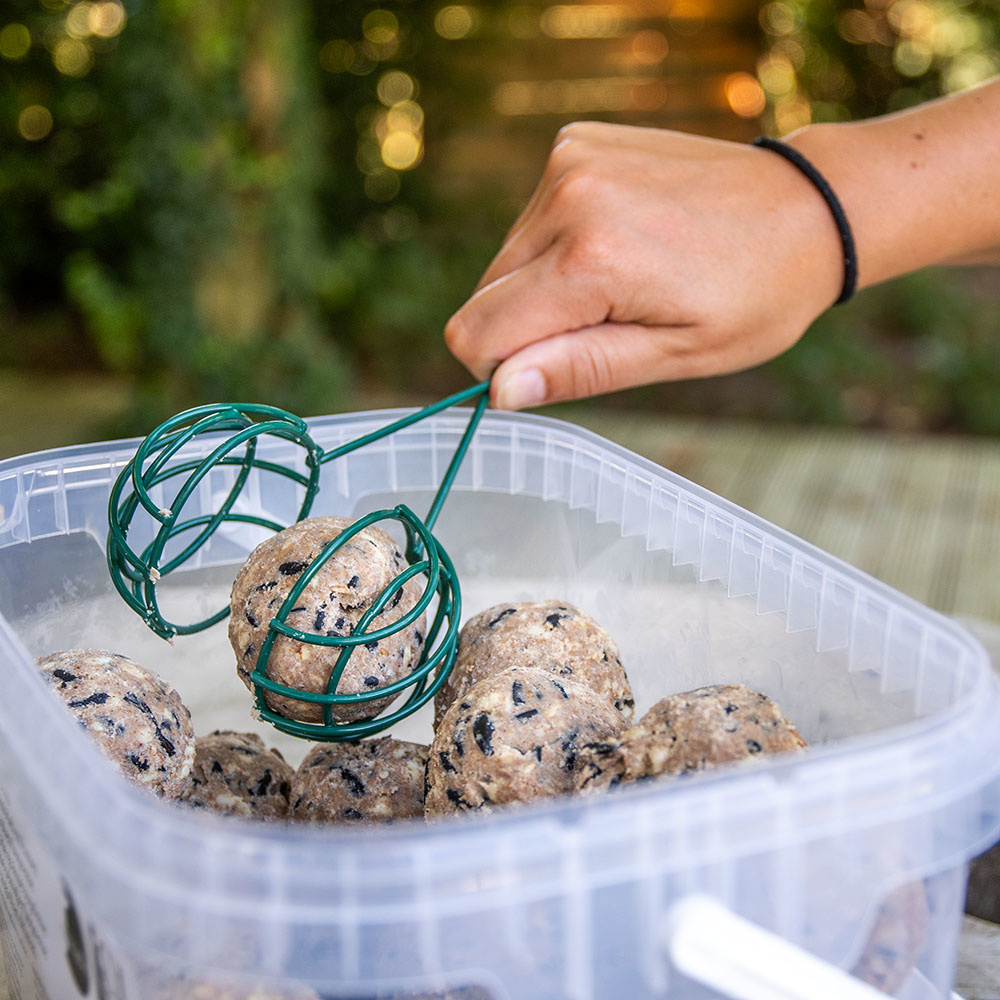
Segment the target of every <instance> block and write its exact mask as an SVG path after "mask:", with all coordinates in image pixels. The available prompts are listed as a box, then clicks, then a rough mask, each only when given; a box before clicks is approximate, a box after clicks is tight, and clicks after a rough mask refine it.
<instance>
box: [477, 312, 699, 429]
mask: <svg viewBox="0 0 1000 1000" xmlns="http://www.w3.org/2000/svg"><path fill="white" fill-rule="evenodd" d="M699 340H700V338H699V336H698V333H697V331H696V329H695V328H694V327H693V326H677V327H645V326H640V325H638V324H620V323H602V324H600V325H599V326H594V327H587V328H584V329H581V330H574V331H572V332H570V333H560V334H556V335H554V336H551V337H547V338H546V339H544V340H539V341H535V342H534V343H532V344H529V345H528V346H527V347H524V348H522V349H521V350H519V351H518V352H517V353H516V354H513V355H511V357H509V358H507V359H506V360H505V361H504V362H503V363H502V364H501V365H499V367H498V368H497V369H496V371H495V372H494V373H493V378H492V381H491V390H490V395H491V397H492V402H493V405H494V406H495V407H497V408H498V409H502V410H521V409H525V408H528V407H533V406H541V405H543V404H545V403H557V402H560V401H563V400H568V399H583V398H585V397H587V396H597V395H601V394H602V393H607V392H614V391H615V390H618V389H626V388H631V387H633V386H637V385H648V384H650V383H653V382H666V381H672V380H676V379H681V378H692V377H695V376H697V375H698V374H702V371H701V369H702V368H703V367H704V366H705V364H706V361H707V359H706V357H705V353H704V345H703V344H701V345H699ZM699 347H700V349H699Z"/></svg>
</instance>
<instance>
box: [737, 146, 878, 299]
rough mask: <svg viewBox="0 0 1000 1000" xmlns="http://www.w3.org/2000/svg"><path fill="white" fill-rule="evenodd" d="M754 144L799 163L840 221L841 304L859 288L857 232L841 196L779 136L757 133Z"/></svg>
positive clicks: (796, 163)
mask: <svg viewBox="0 0 1000 1000" xmlns="http://www.w3.org/2000/svg"><path fill="white" fill-rule="evenodd" d="M751 145H754V146H760V147H762V148H763V149H770V150H771V151H772V152H774V153H777V154H778V155H779V156H783V157H784V158H785V159H786V160H788V162H789V163H791V164H792V165H793V166H795V167H798V169H799V170H800V171H802V173H803V174H804V175H805V176H806V177H807V178H809V180H810V181H812V183H813V186H814V187H815V188H816V190H817V191H819V193H820V194H821V195H822V196H823V200H824V201H825V202H826V203H827V205H828V206H829V209H830V212H831V214H832V215H833V221H834V222H835V223H836V225H837V232H838V233H839V234H840V242H841V244H842V245H843V247H844V284H843V286H842V287H841V289H840V295H839V296H838V298H837V301H836V302H834V305H835V306H839V305H841V304H842V303H844V302H846V301H847V300H848V299H849V298H850V297H851V296H852V295H853V294H854V291H855V289H856V288H857V284H858V256H857V251H856V250H855V247H854V235H853V234H852V233H851V226H850V223H848V221H847V216H846V215H845V214H844V207H843V205H841V204H840V199H839V198H838V197H837V196H836V195H835V194H834V193H833V188H832V187H830V184H829V182H828V181H827V179H826V178H825V177H824V176H823V175H822V174H821V173H820V172H819V171H818V170H817V169H816V168H815V167H814V166H813V165H812V164H811V163H810V162H809V161H808V160H807V159H806V158H805V157H804V156H803V155H802V154H801V153H800V152H799V151H798V150H797V149H794V148H793V147H791V146H789V145H788V144H787V143H784V142H781V140H780V139H771V138H768V136H766V135H762V136H758V137H757V138H756V139H754V141H753V143H752V144H751Z"/></svg>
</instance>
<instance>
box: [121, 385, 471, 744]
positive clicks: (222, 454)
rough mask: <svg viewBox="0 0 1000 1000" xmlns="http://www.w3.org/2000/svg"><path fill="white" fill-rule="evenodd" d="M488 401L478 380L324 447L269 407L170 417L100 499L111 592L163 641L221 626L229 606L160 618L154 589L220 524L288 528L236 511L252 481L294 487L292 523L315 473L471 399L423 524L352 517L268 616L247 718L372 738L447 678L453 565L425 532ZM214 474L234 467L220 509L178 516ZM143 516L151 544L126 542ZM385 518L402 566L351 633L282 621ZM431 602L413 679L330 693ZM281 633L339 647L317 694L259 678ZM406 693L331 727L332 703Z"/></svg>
mask: <svg viewBox="0 0 1000 1000" xmlns="http://www.w3.org/2000/svg"><path fill="white" fill-rule="evenodd" d="M488 398H489V382H481V383H480V384H478V385H475V386H472V387H470V388H468V389H465V390H463V391H462V392H459V393H455V394H454V395H452V396H449V397H447V398H446V399H443V400H440V401H439V402H437V403H433V404H432V405H430V406H427V407H425V408H424V409H422V410H418V411H415V412H413V413H410V414H407V415H406V416H404V417H402V418H400V419H399V420H396V421H394V422H393V423H390V424H387V425H386V426H385V427H381V428H379V429H378V430H376V431H372V432H371V433H369V434H365V435H362V436H361V437H358V438H355V439H353V440H351V441H349V442H347V443H346V444H343V445H339V446H338V447H336V448H333V449H331V450H329V451H323V450H322V449H321V448H320V447H319V446H318V445H317V444H316V443H315V442H314V441H313V439H312V437H311V436H310V434H309V428H308V425H307V423H306V421H305V420H303V419H302V418H301V417H297V416H295V415H294V414H291V413H288V412H287V411H285V410H280V409H278V408H276V407H272V406H264V405H258V404H243V403H225V404H209V405H206V406H199V407H196V408H194V409H191V410H186V411H184V412H183V413H179V414H177V415H176V416H174V417H171V418H170V419H169V420H166V421H164V422H163V423H162V424H160V426H159V427H157V428H156V429H155V430H154V431H153V432H152V433H151V434H149V435H148V436H147V437H146V438H145V439H144V440H143V441H142V443H141V444H140V445H139V447H138V449H137V450H136V453H135V456H134V457H133V458H132V459H131V461H129V462H128V463H127V464H126V465H125V467H124V469H122V471H121V473H120V474H119V475H118V478H117V479H116V480H115V483H114V485H113V487H112V489H111V495H110V499H109V502H108V539H107V562H108V569H109V572H110V574H111V579H112V582H113V584H114V586H115V589H116V590H117V591H118V593H119V594H120V595H121V596H122V598H123V599H124V600H125V602H126V604H127V605H128V606H129V607H131V608H132V610H133V611H135V612H136V614H138V615H139V616H140V617H141V618H142V620H143V621H144V622H145V623H146V625H147V626H148V627H149V628H150V629H151V630H152V631H153V632H155V633H156V634H157V635H159V636H160V637H161V638H164V639H168V640H169V639H172V638H173V636H175V635H187V634H191V633H194V632H199V631H202V630H203V629H206V628H208V627H210V626H211V625H214V624H216V623H217V622H220V621H222V620H223V619H225V618H226V616H227V615H228V614H229V608H228V607H224V608H222V609H220V610H219V611H218V612H216V613H215V614H212V615H209V616H208V617H206V618H204V619H202V620H201V621H197V622H194V623H191V624H182V623H177V622H172V621H169V620H167V619H166V618H165V617H164V615H163V613H162V611H161V609H160V605H159V601H158V598H157V594H156V588H157V584H158V583H159V582H160V580H162V579H163V578H164V577H165V576H167V575H169V574H170V573H172V572H174V571H175V570H177V569H179V568H180V567H181V566H183V565H184V564H185V563H187V562H188V561H189V560H190V559H192V558H193V557H194V556H195V555H197V553H198V552H199V551H200V550H201V549H202V547H203V546H204V545H205V544H206V543H207V542H208V541H209V540H210V539H211V538H212V537H213V536H214V535H215V533H216V531H218V529H219V528H220V527H222V525H224V524H237V525H253V526H257V527H262V528H266V529H268V530H270V531H274V532H278V531H281V530H282V529H283V528H285V527H288V525H286V524H281V523H279V522H277V521H273V520H271V519H269V518H265V517H260V516H257V515H254V514H244V513H240V512H239V511H237V510H236V509H235V508H236V504H237V502H238V500H239V498H240V495H241V494H242V492H243V490H244V488H245V487H246V485H247V483H248V482H250V481H251V477H252V476H253V475H254V474H257V475H261V474H273V475H278V476H282V477H284V478H286V479H288V480H290V481H291V482H292V483H293V484H294V485H295V486H296V487H298V488H301V489H302V491H303V495H302V501H301V503H300V505H299V507H298V512H297V514H296V516H295V519H294V520H295V521H301V520H303V519H304V518H306V517H308V516H309V513H310V511H311V510H312V507H313V503H314V501H315V499H316V496H317V495H318V493H319V490H320V471H321V468H322V466H324V465H326V464H327V463H329V462H335V461H336V460H337V459H339V458H342V457H343V456H345V455H347V454H349V453H351V452H353V451H356V450H357V449H359V448H363V447H365V446H366V445H368V444H371V443H372V442H375V441H378V440H381V439H382V438H385V437H387V436H389V435H391V434H393V433H395V432H396V431H398V430H402V429H403V428H405V427H409V426H411V425H412V424H415V423H417V422H419V421H421V420H424V419H425V418H427V417H429V416H432V415H433V414H436V413H439V412H441V411H442V410H445V409H448V408H450V407H452V406H457V405H460V404H461V403H465V402H468V401H470V400H474V401H475V402H474V405H473V407H472V413H471V416H470V418H469V422H468V425H467V426H466V428H465V431H464V432H463V434H462V437H461V439H460V441H459V443H458V446H457V447H456V449H455V453H454V455H453V456H452V458H451V461H450V462H449V464H448V468H447V470H446V471H445V474H444V476H443V477H442V480H441V483H440V485H439V486H438V489H437V492H436V493H435V496H434V499H433V502H432V503H431V507H430V510H429V511H428V514H427V516H426V517H425V518H424V519H423V520H421V519H420V518H419V517H417V515H416V514H414V513H413V511H412V510H410V509H409V508H408V507H406V506H405V505H403V504H400V505H398V506H396V507H394V508H392V509H387V510H378V511H373V512H372V513H370V514H367V515H366V516H364V517H362V518H360V519H358V520H357V521H355V522H354V523H353V524H351V525H350V526H349V527H348V528H347V529H345V530H344V531H343V532H341V534H340V535H338V536H337V537H336V538H335V539H333V540H332V541H331V542H330V543H329V544H328V545H326V546H325V547H324V548H323V550H322V551H321V552H320V553H319V555H318V556H317V557H316V558H315V559H314V560H313V561H312V563H311V564H310V565H309V567H308V568H307V569H306V570H305V572H304V573H302V575H301V577H300V578H299V579H298V580H297V581H296V584H295V586H294V587H293V588H292V590H291V591H290V592H289V594H288V596H287V597H286V599H285V600H284V602H283V603H282V605H281V608H280V609H279V610H278V613H277V614H276V615H275V616H274V618H273V619H272V620H271V622H270V625H269V628H268V635H267V638H266V639H265V640H264V642H263V644H262V646H261V650H260V653H259V654H258V657H257V663H256V666H255V668H254V670H253V672H252V674H251V675H250V677H251V683H252V686H253V693H254V703H255V711H256V713H257V714H258V715H259V716H260V718H262V719H264V720H265V721H267V722H269V723H271V724H272V725H273V726H275V727H276V728H277V729H280V730H281V731H282V732H285V733H289V734H290V735H292V736H298V737H302V738H304V739H312V740H325V741H338V740H354V739H360V738H361V737H363V736H369V735H371V734H373V733H377V732H381V731H382V730H384V729H386V728H388V727H389V726H392V725H394V724H395V723H396V722H398V721H399V720H400V719H403V718H406V717H407V716H408V715H411V714H412V713H413V712H415V711H416V710H417V709H418V708H420V707H421V706H422V705H424V704H426V703H427V701H429V700H430V699H431V698H433V697H434V695H435V694H436V693H437V691H438V690H439V689H440V687H441V685H442V684H443V683H444V682H445V680H446V678H447V676H448V673H449V671H450V670H451V667H452V665H453V663H454V660H455V651H456V648H457V644H458V626H459V622H460V619H461V608H462V602H461V591H460V588H459V582H458V575H457V573H456V572H455V567H454V565H453V563H452V561H451V559H450V558H449V557H448V554H447V553H446V552H445V551H444V549H443V548H442V547H441V545H440V544H439V543H438V541H437V539H436V538H435V537H434V534H433V529H434V525H435V524H436V523H437V519H438V516H439V515H440V513H441V510H442V508H443V507H444V504H445V501H446V500H447V498H448V494H449V492H450V491H451V488H452V486H453V485H454V482H455V479H456V477H457V475H458V471H459V468H460V467H461V465H462V462H463V460H464V458H465V455H466V453H467V452H468V450H469V446H470V444H471V442H472V438H473V436H474V435H475V432H476V428H477V427H478V425H479V422H480V419H481V418H482V415H483V412H484V411H485V409H486V405H487V402H488ZM208 434H211V435H222V434H227V435H228V436H227V437H225V438H224V439H222V440H221V441H219V442H218V443H217V444H215V447H214V448H213V449H212V451H211V452H209V453H208V454H207V455H205V456H204V457H203V458H199V457H186V456H185V455H184V449H185V448H186V446H189V445H191V444H192V442H194V441H195V439H196V438H199V437H202V436H204V435H208ZM265 436H273V437H278V438H281V439H284V440H286V441H289V442H291V443H292V444H296V445H298V446H300V447H301V448H302V450H303V451H304V453H305V454H304V466H305V472H300V471H296V470H295V469H293V468H290V467H289V466H287V465H284V464H282V463H281V462H276V461H269V460H264V459H262V458H260V457H258V455H257V443H258V440H259V439H260V438H262V437H265ZM213 443H214V439H213ZM175 459H176V461H175ZM218 468H228V469H232V470H233V471H234V472H235V475H234V477H233V482H232V485H230V486H229V487H228V489H227V491H226V494H225V497H224V499H223V500H222V502H221V504H219V506H218V508H217V509H216V510H215V511H214V512H213V513H206V514H199V515H197V516H194V517H189V518H186V519H185V518H183V517H182V512H183V509H184V506H185V504H186V503H187V502H188V501H189V500H190V499H191V497H192V496H193V495H194V494H195V491H196V490H198V489H199V487H200V486H201V484H202V483H203V482H204V481H205V479H206V477H207V476H208V475H209V474H210V473H211V472H212V471H213V470H215V469H218ZM175 486H176V487H177V488H176V492H175V493H174V494H173V497H172V499H171V501H170V503H169V506H166V507H164V506H161V505H160V504H158V503H157V502H156V501H155V500H154V499H153V496H152V494H153V492H154V491H155V490H156V489H157V488H161V489H162V491H163V492H164V493H166V492H167V491H168V489H169V488H170V487H175ZM140 510H141V511H142V512H144V514H145V515H146V520H145V522H144V523H143V526H142V529H137V530H136V532H135V533H136V534H141V533H142V532H145V533H146V534H147V535H149V537H148V538H144V539H143V542H142V543H141V544H140V545H139V546H133V544H132V543H131V542H130V541H129V538H128V536H129V532H130V530H132V529H133V519H134V518H135V517H136V515H137V514H138V513H139V512H140ZM385 520H395V521H398V522H400V523H401V524H402V525H403V527H404V529H405V532H406V539H407V544H406V553H405V554H406V561H407V563H408V567H407V569H406V570H404V571H403V572H402V573H400V574H399V575H398V576H397V577H396V578H395V579H394V580H392V582H390V584H389V585H388V586H387V587H386V588H385V589H384V590H383V591H382V592H381V593H380V594H379V596H378V598H377V599H376V600H375V602H374V603H373V604H372V605H371V607H370V608H368V609H367V610H366V611H365V613H364V615H363V616H362V618H361V620H360V621H359V622H358V624H357V626H356V627H355V628H354V629H353V631H352V632H351V634H350V635H348V636H326V635H315V634H313V633H310V632H303V631H301V630H299V629H295V628H292V627H291V626H289V625H288V624H287V621H286V619H287V615H288V613H289V611H291V609H292V608H293V607H295V605H296V601H297V600H298V598H299V597H300V595H301V594H302V592H303V590H304V589H305V588H306V587H307V586H308V584H309V582H310V581H311V580H312V579H313V578H314V577H315V575H316V573H317V572H319V570H320V568H321V567H322V566H323V565H324V564H325V563H326V562H327V561H328V560H329V559H330V558H331V557H332V556H333V555H334V553H336V552H337V551H338V550H339V549H340V548H341V546H342V545H344V544H345V543H346V542H347V541H348V540H349V539H350V538H352V537H353V536H354V535H355V534H357V533H358V532H359V531H361V530H363V529H364V528H365V527H368V526H369V525H373V524H376V523H378V522H379V521H385ZM173 545H179V546H180V548H179V551H176V552H175V551H171V553H170V554H168V547H171V548H172V546H173ZM418 576H423V577H425V580H426V582H425V586H424V589H423V591H422V593H421V596H420V598H419V600H418V601H417V603H416V604H415V605H414V607H413V608H412V609H411V610H410V611H408V612H407V613H406V614H405V615H403V616H401V617H400V618H399V619H398V620H397V621H395V622H393V623H392V624H391V625H388V626H385V627H383V628H381V629H375V630H373V631H371V632H368V631H367V629H368V627H369V626H370V625H371V623H372V622H373V621H374V620H375V619H376V618H377V617H378V615H379V614H380V613H381V611H382V610H383V609H384V607H385V605H386V604H387V602H388V601H390V600H391V599H392V598H393V596H394V595H395V594H396V593H398V592H399V591H400V590H401V588H402V587H403V586H404V585H405V584H406V583H407V582H408V581H409V580H411V579H414V578H415V577H418ZM435 597H437V607H436V609H435V612H434V617H433V620H432V623H431V626H430V628H429V629H428V632H427V637H426V641H425V643H424V648H423V652H422V654H421V657H420V660H419V661H418V663H417V666H416V667H415V668H414V670H413V671H412V672H411V673H410V674H408V675H407V676H406V677H404V678H401V679H400V680H397V681H394V682H392V683H391V684H385V685H382V686H381V687H377V688H372V689H370V690H366V691H363V692H358V693H338V691H337V688H338V686H339V684H340V680H341V678H342V676H343V673H344V670H345V669H346V667H347V664H348V662H349V660H350V657H351V654H352V653H353V651H354V650H355V649H356V648H357V647H358V646H359V645H362V644H363V643H367V642H373V641H378V640H380V639H383V638H386V637H388V636H390V635H393V634H395V633H396V632H398V631H401V630H402V629H404V628H407V627H408V626H409V625H411V624H412V623H413V622H415V621H416V620H417V619H418V618H419V617H420V616H421V615H423V614H424V613H425V612H426V611H427V610H428V609H429V608H430V606H431V604H432V602H433V600H434V598H435ZM278 636H284V637H286V638H289V639H293V640H295V641H298V642H307V643H311V644H314V645H319V646H331V647H340V649H341V651H340V653H339V655H338V657H337V660H336V662H335V663H334V665H333V668H332V670H331V674H330V678H329V681H328V683H327V686H326V690H325V691H323V692H308V691H301V690H299V689H297V688H289V687H285V686H284V685H281V684H279V683H277V682H276V681H274V680H272V679H271V678H269V677H268V676H267V666H268V662H269V658H270V655H271V651H272V649H273V646H274V643H275V641H276V639H277V638H278ZM407 689H410V693H409V695H408V697H407V699H406V701H405V702H404V703H403V704H402V705H401V706H400V707H399V708H396V709H395V710H394V711H392V712H389V713H387V714H386V713H383V714H378V712H377V710H373V713H374V714H373V715H372V716H370V717H366V718H363V719H360V720H356V721H353V722H338V721H337V720H336V719H335V718H334V711H335V708H336V707H337V706H355V705H359V704H361V705H363V704H365V703H367V702H379V701H382V700H383V699H385V698H389V697H393V696H395V695H398V694H400V693H402V692H404V691H406V690H407ZM268 693H270V694H273V695H276V696H282V697H285V698H292V699H295V700H298V701H300V702H304V703H308V704H313V705H319V706H320V707H321V709H322V716H323V721H322V722H321V723H313V722H303V721H300V720H296V719H290V718H287V717H286V716H284V715H282V714H281V713H279V712H276V711H275V710H274V709H273V708H271V707H270V706H269V705H268V702H267V697H266V696H267V694H268Z"/></svg>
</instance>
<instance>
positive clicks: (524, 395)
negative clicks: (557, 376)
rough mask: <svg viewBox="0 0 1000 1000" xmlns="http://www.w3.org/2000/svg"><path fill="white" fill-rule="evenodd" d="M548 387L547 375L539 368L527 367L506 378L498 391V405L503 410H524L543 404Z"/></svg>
mask: <svg viewBox="0 0 1000 1000" xmlns="http://www.w3.org/2000/svg"><path fill="white" fill-rule="evenodd" d="M547 394H548V389H547V387H546V385H545V376H544V375H543V374H542V373H541V372H540V371H539V370H538V369H537V368H525V369H524V370H523V371H519V372H514V374H513V375H510V376H508V377H507V378H506V379H504V381H503V383H502V384H501V385H500V389H499V390H498V392H497V407H498V408H499V409H501V410H523V409H525V408H527V407H529V406H541V405H542V403H544V402H545V398H546V396H547Z"/></svg>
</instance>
